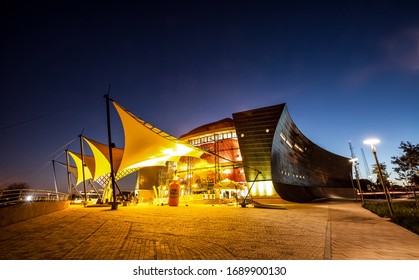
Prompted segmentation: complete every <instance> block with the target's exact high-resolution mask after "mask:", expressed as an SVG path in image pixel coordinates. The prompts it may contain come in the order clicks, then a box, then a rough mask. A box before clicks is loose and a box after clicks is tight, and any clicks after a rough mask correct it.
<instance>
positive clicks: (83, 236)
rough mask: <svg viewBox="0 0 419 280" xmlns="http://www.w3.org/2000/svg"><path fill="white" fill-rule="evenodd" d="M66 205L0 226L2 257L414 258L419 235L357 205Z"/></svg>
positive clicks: (189, 258)
mask: <svg viewBox="0 0 419 280" xmlns="http://www.w3.org/2000/svg"><path fill="white" fill-rule="evenodd" d="M284 206H285V207H286V209H285V210H279V209H259V208H250V207H249V208H241V207H236V206H226V205H215V206H211V205H200V204H192V205H189V206H186V205H179V206H178V207H170V206H153V205H145V204H144V205H129V206H122V205H120V206H119V207H118V210H110V207H87V208H84V207H82V206H80V205H70V207H69V208H67V209H65V210H62V211H58V212H55V213H51V214H47V215H43V216H40V217H37V218H33V219H30V220H26V221H23V222H19V223H16V224H12V225H8V226H4V227H0V256H1V257H0V258H1V259H3V260H56V259H57V260H136V259H140V260H322V259H336V260H351V259H352V260H354V259H361V260H363V259H374V260H380V259H389V260H395V259H404V260H419V236H418V235H416V234H414V233H412V232H409V231H408V230H405V229H403V228H401V227H399V226H397V225H395V224H393V223H391V222H389V221H388V220H386V219H383V218H379V217H377V216H376V215H374V214H372V213H371V212H369V211H368V210H365V209H363V208H362V207H361V206H360V205H359V203H351V202H349V203H348V202H345V203H336V202H335V203H318V204H315V203H312V204H285V205H284Z"/></svg>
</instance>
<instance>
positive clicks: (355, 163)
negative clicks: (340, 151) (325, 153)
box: [350, 158, 365, 206]
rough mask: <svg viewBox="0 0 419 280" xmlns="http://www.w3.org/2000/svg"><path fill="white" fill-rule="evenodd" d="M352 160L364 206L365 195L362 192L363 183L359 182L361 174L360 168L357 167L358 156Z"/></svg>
mask: <svg viewBox="0 0 419 280" xmlns="http://www.w3.org/2000/svg"><path fill="white" fill-rule="evenodd" d="M350 162H352V163H353V165H354V169H355V178H356V183H357V185H358V190H359V194H360V195H361V201H362V206H364V205H365V202H364V195H363V194H362V189H361V183H360V182H359V174H358V168H357V164H358V158H353V159H351V160H350Z"/></svg>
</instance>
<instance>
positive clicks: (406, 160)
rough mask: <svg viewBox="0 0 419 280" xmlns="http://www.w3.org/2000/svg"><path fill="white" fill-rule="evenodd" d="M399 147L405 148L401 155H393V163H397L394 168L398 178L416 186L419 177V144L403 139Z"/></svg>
mask: <svg viewBox="0 0 419 280" xmlns="http://www.w3.org/2000/svg"><path fill="white" fill-rule="evenodd" d="M399 148H400V149H401V150H403V154H402V155H401V156H399V157H397V156H394V157H391V159H392V161H391V163H392V164H394V165H397V167H394V168H393V170H394V171H395V172H396V173H397V174H398V175H399V178H397V179H398V180H403V181H406V182H407V183H408V184H410V185H413V186H416V185H417V184H418V179H419V145H414V144H412V143H410V142H409V141H407V142H406V143H405V142H403V141H402V142H401V143H400V147H399Z"/></svg>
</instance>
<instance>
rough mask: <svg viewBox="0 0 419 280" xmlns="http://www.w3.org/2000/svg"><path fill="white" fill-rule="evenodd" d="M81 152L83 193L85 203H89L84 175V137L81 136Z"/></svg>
mask: <svg viewBox="0 0 419 280" xmlns="http://www.w3.org/2000/svg"><path fill="white" fill-rule="evenodd" d="M79 137H80V150H81V165H82V174H83V191H84V201H85V202H87V192H86V175H85V174H84V165H85V164H84V147H83V136H82V135H81V134H80V135H79Z"/></svg>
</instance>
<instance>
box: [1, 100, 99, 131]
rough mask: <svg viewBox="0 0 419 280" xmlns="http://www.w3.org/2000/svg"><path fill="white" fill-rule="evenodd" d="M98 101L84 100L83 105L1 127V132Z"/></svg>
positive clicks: (79, 104)
mask: <svg viewBox="0 0 419 280" xmlns="http://www.w3.org/2000/svg"><path fill="white" fill-rule="evenodd" d="M96 99H97V97H95V98H94V99H93V98H90V99H87V100H84V102H83V103H78V104H75V105H73V106H70V107H68V108H65V109H62V110H56V111H52V112H49V113H46V114H43V115H39V116H36V117H33V118H30V119H27V120H23V121H20V122H17V123H14V124H11V125H7V126H4V127H0V132H2V131H5V130H7V129H9V128H13V127H17V126H21V125H24V124H26V123H30V122H33V121H36V120H39V119H42V118H45V117H48V116H51V115H55V114H58V113H62V112H65V111H68V110H70V109H73V108H75V107H79V106H81V105H85V104H88V103H90V102H91V101H93V100H96Z"/></svg>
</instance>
